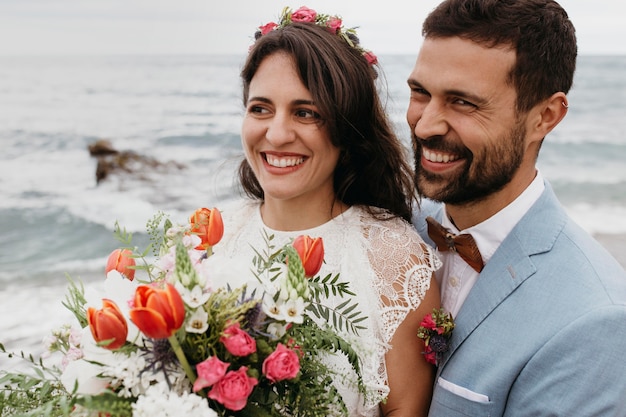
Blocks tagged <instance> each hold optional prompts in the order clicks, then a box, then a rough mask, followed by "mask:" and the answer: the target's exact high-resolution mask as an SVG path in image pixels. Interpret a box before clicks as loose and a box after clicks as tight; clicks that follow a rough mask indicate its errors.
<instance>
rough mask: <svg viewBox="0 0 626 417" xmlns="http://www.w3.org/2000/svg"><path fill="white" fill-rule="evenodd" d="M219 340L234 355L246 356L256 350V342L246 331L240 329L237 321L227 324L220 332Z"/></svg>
mask: <svg viewBox="0 0 626 417" xmlns="http://www.w3.org/2000/svg"><path fill="white" fill-rule="evenodd" d="M220 342H222V343H223V344H224V346H225V347H226V349H227V350H228V351H229V352H230V353H232V354H233V355H235V356H248V355H250V354H251V353H254V352H256V342H255V341H254V339H253V338H252V337H250V335H249V334H248V333H246V332H245V331H243V330H241V327H240V325H239V323H235V324H232V325H230V326H228V327H227V328H226V329H225V330H224V332H223V333H222V337H220Z"/></svg>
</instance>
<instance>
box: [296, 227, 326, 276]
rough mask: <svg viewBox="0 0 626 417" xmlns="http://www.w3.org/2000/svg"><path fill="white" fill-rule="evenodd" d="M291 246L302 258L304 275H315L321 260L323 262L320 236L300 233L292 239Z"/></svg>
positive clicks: (322, 246)
mask: <svg viewBox="0 0 626 417" xmlns="http://www.w3.org/2000/svg"><path fill="white" fill-rule="evenodd" d="M293 247H294V248H295V249H296V251H297V252H298V255H300V259H301V260H302V266H303V267H304V275H306V276H307V277H312V276H315V274H317V273H318V272H319V270H320V268H321V267H322V262H324V242H322V238H321V237H316V238H312V237H310V236H306V235H300V236H298V237H297V238H296V240H294V241H293Z"/></svg>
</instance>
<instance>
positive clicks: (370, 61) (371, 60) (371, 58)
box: [363, 51, 378, 65]
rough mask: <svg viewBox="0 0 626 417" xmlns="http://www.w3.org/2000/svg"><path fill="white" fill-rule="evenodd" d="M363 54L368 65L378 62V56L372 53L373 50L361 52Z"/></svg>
mask: <svg viewBox="0 0 626 417" xmlns="http://www.w3.org/2000/svg"><path fill="white" fill-rule="evenodd" d="M363 56H364V57H365V59H366V60H367V63H368V64H370V65H376V64H378V57H377V56H376V55H374V53H373V52H370V51H368V52H365V53H364V54H363Z"/></svg>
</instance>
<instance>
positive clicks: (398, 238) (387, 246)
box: [365, 219, 441, 344]
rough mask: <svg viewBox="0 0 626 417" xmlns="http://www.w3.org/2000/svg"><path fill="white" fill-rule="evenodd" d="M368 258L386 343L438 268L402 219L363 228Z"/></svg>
mask: <svg viewBox="0 0 626 417" xmlns="http://www.w3.org/2000/svg"><path fill="white" fill-rule="evenodd" d="M365 233H366V239H367V240H368V241H369V250H368V258H369V260H370V264H371V265H372V268H373V269H374V271H375V273H376V276H377V277H378V279H377V280H376V281H375V282H374V288H375V290H376V292H377V293H378V295H379V297H380V309H381V324H382V329H381V330H382V332H383V334H382V336H383V339H384V342H385V343H386V344H388V343H389V342H390V341H391V338H392V337H393V334H394V333H395V331H396V329H397V328H398V326H399V325H400V324H401V323H402V321H403V320H404V319H405V318H406V316H407V314H408V313H409V312H410V311H412V310H415V309H416V308H417V307H418V306H419V305H420V302H421V301H422V300H423V299H424V296H425V294H426V291H427V290H428V288H430V280H431V278H432V274H433V272H434V271H435V270H437V269H438V268H439V267H440V266H441V261H440V260H439V259H438V258H437V256H436V254H435V251H434V250H433V249H432V248H431V247H430V246H428V245H427V244H426V243H425V242H424V241H423V240H422V238H421V237H420V236H419V234H417V232H416V231H415V229H413V227H412V225H410V224H409V223H407V222H405V221H403V220H402V219H390V220H387V221H383V222H373V223H371V224H369V227H367V228H366V232H365Z"/></svg>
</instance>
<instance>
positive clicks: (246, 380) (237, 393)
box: [209, 366, 259, 411]
mask: <svg viewBox="0 0 626 417" xmlns="http://www.w3.org/2000/svg"><path fill="white" fill-rule="evenodd" d="M247 370H248V367H246V366H242V367H241V368H239V370H237V371H230V372H228V373H227V374H226V375H224V377H223V378H222V379H220V380H219V381H218V382H217V383H216V384H214V385H213V388H211V391H209V398H210V399H212V400H215V401H217V402H219V403H220V404H223V405H224V407H226V408H228V409H229V410H231V411H239V410H241V409H243V408H244V407H245V406H246V403H247V402H248V397H249V396H250V394H251V393H252V390H253V389H254V387H255V386H256V384H258V383H259V381H258V380H257V379H256V378H252V377H249V376H248V374H246V372H247Z"/></svg>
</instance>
